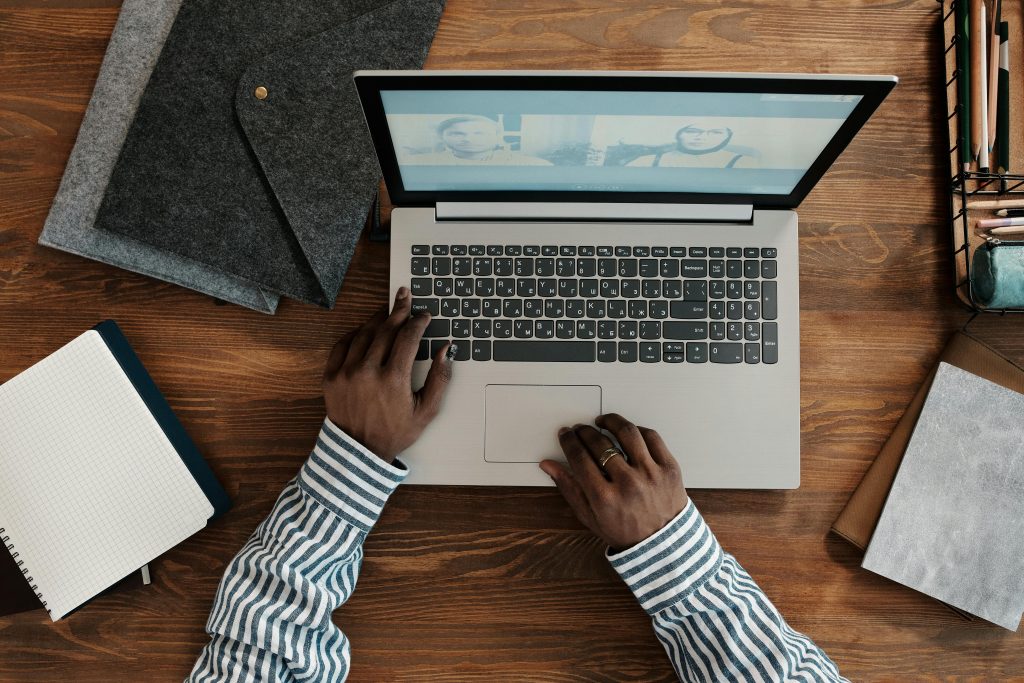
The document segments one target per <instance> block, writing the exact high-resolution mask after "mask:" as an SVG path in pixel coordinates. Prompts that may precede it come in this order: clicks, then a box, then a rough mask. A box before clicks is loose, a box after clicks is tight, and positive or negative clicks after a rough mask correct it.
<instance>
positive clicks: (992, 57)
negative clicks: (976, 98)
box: [985, 0, 1002, 168]
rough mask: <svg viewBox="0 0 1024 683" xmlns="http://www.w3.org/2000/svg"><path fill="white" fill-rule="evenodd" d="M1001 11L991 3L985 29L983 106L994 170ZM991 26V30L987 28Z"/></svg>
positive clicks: (998, 2) (991, 163) (996, 0)
mask: <svg viewBox="0 0 1024 683" xmlns="http://www.w3.org/2000/svg"><path fill="white" fill-rule="evenodd" d="M1001 9H1002V7H1001V5H1000V1H999V0H995V2H993V3H992V11H991V12H987V14H988V26H986V27H985V31H986V36H985V40H986V41H987V46H988V55H987V56H988V81H987V83H988V101H987V102H986V103H985V106H986V107H987V108H988V120H987V121H986V122H985V123H986V125H987V126H988V154H989V166H990V167H991V168H996V167H997V166H998V163H997V161H996V159H995V139H996V112H997V103H998V101H999V14H1000V10H1001ZM989 26H991V28H989Z"/></svg>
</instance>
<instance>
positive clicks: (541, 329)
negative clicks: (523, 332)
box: [533, 320, 555, 339]
mask: <svg viewBox="0 0 1024 683" xmlns="http://www.w3.org/2000/svg"><path fill="white" fill-rule="evenodd" d="M533 334H534V336H536V337H537V339H553V338H554V336H555V321H554V320H538V321H537V322H536V324H534V326H533Z"/></svg>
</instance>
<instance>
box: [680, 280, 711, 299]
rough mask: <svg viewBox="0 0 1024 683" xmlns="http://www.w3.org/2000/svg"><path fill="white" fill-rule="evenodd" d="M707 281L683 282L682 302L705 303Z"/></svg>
mask: <svg viewBox="0 0 1024 683" xmlns="http://www.w3.org/2000/svg"><path fill="white" fill-rule="evenodd" d="M707 300H708V281H707V280H683V301H707Z"/></svg>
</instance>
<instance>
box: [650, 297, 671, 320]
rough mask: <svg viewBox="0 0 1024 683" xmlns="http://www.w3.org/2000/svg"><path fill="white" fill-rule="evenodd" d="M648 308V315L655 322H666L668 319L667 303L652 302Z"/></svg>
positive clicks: (660, 301)
mask: <svg viewBox="0 0 1024 683" xmlns="http://www.w3.org/2000/svg"><path fill="white" fill-rule="evenodd" d="M647 308H648V313H647V315H649V316H650V317H652V318H654V319H655V320H664V319H665V318H667V317H668V302H667V301H662V300H660V299H659V300H657V301H651V302H649V303H648V304H647Z"/></svg>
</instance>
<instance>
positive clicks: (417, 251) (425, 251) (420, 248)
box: [412, 244, 430, 254]
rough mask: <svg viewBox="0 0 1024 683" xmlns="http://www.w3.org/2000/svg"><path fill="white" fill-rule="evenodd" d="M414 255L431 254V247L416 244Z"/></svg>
mask: <svg viewBox="0 0 1024 683" xmlns="http://www.w3.org/2000/svg"><path fill="white" fill-rule="evenodd" d="M412 253H414V254H429V253H430V247H428V246H427V245H426V244H414V245H412Z"/></svg>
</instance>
